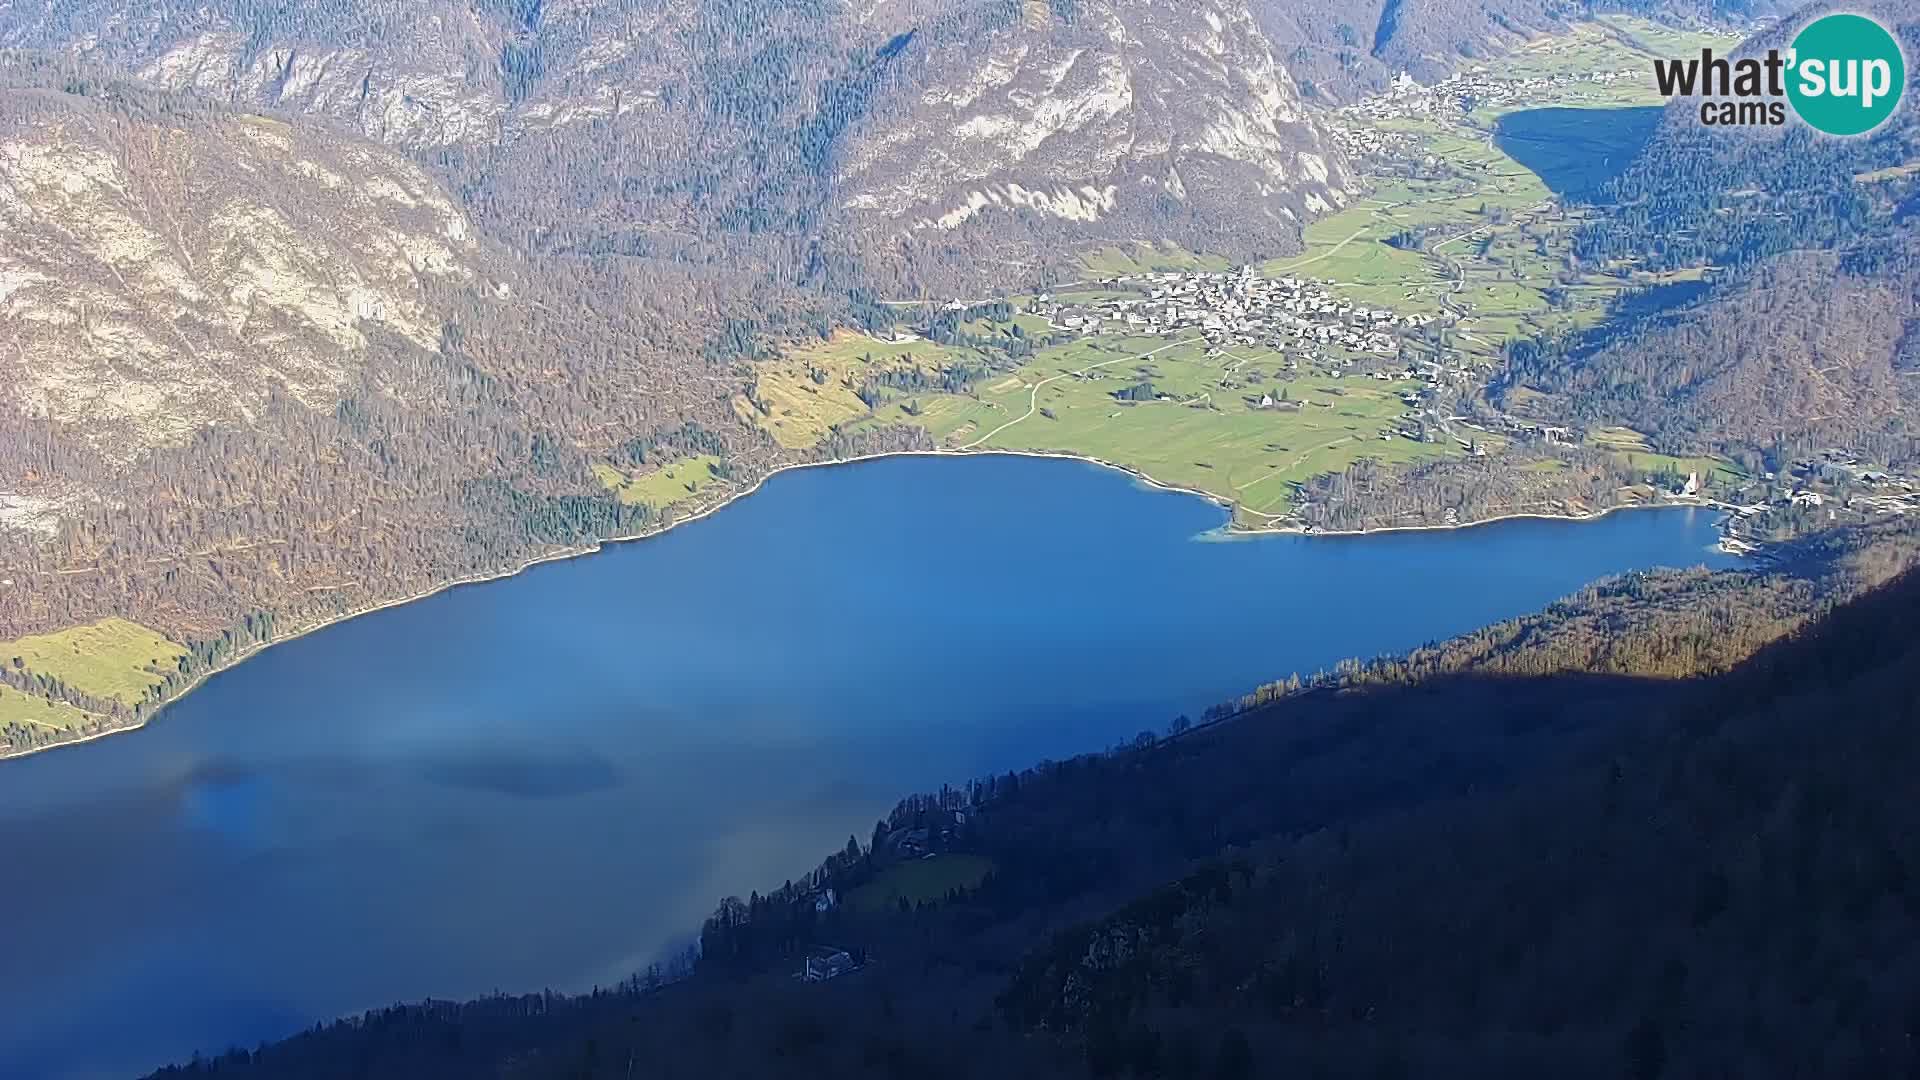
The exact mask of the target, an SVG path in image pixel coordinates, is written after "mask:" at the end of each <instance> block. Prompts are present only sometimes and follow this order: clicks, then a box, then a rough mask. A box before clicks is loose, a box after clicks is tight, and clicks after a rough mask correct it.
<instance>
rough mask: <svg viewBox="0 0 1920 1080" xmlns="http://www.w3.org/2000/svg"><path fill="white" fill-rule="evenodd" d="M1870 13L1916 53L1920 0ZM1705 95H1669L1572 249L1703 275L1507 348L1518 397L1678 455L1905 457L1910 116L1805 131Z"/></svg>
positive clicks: (1909, 365) (1914, 152)
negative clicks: (1733, 109)
mask: <svg viewBox="0 0 1920 1080" xmlns="http://www.w3.org/2000/svg"><path fill="white" fill-rule="evenodd" d="M1863 10H1865V11H1867V12H1868V13H1870V14H1873V15H1875V16H1876V17H1878V18H1880V19H1881V20H1882V21H1883V22H1885V23H1886V24H1887V25H1889V26H1891V27H1893V28H1895V30H1896V32H1897V34H1898V35H1899V36H1900V37H1901V39H1902V40H1903V42H1904V43H1905V45H1906V48H1907V49H1908V50H1909V52H1910V53H1911V52H1912V51H1914V50H1915V49H1917V48H1920V9H1916V7H1915V5H1914V4H1913V3H1911V0H1883V2H1881V3H1877V4H1870V5H1866V6H1865V7H1864V8H1863ZM1796 27H1797V23H1793V21H1792V20H1787V22H1785V23H1783V24H1782V25H1781V26H1780V27H1778V28H1776V29H1775V30H1774V31H1773V32H1771V33H1770V34H1769V35H1766V36H1763V37H1762V38H1761V39H1758V40H1756V41H1755V42H1752V43H1750V44H1749V46H1748V47H1749V48H1753V49H1759V48H1763V47H1766V46H1768V45H1784V43H1785V39H1786V37H1787V35H1788V34H1789V33H1790V32H1791V30H1792V29H1794V28H1796ZM1696 108H1697V102H1695V101H1692V100H1690V99H1680V100H1678V101H1676V102H1675V103H1674V104H1673V105H1671V106H1669V108H1668V115H1667V116H1666V118H1665V122H1664V123H1663V125H1662V127H1661V129H1660V131H1659V133H1658V134H1657V135H1656V137H1655V138H1654V139H1653V140H1652V141H1651V142H1650V143H1649V144H1648V146H1647V147H1646V148H1645V149H1644V150H1642V152H1641V153H1640V154H1639V155H1638V157H1637V158H1636V159H1635V160H1634V161H1633V163H1632V164H1631V165H1630V166H1629V167H1628V168H1627V169H1626V171H1625V172H1624V173H1623V174H1622V175H1621V176H1619V177H1618V178H1617V179H1615V180H1614V181H1612V182H1611V183H1610V184H1609V185H1607V187H1606V188H1605V190H1604V191H1602V192H1601V193H1600V195H1599V196H1598V198H1597V202H1598V205H1597V207H1596V209H1597V210H1598V211H1599V213H1598V214H1597V215H1596V216H1595V218H1594V219H1593V220H1592V221H1591V222H1590V223H1589V224H1587V225H1586V226H1585V227H1584V228H1583V229H1582V230H1581V233H1580V235H1579V237H1578V242H1577V245H1576V254H1577V256H1578V258H1580V259H1581V260H1583V261H1585V262H1587V263H1589V264H1591V265H1595V266H1605V267H1612V268H1616V269H1618V270H1619V271H1620V272H1622V273H1625V272H1628V271H1630V270H1650V271H1657V272H1661V273H1676V272H1677V275H1678V278H1680V279H1692V278H1698V277H1700V276H1702V275H1704V277H1705V278H1706V281H1707V284H1706V285H1705V287H1701V286H1700V285H1699V284H1698V283H1697V282H1694V281H1685V280H1682V281H1680V282H1679V283H1676V284H1672V285H1665V286H1656V287H1654V288H1653V289H1651V290H1650V291H1649V292H1648V293H1647V294H1646V295H1644V296H1639V297H1633V298H1630V299H1629V300H1628V301H1626V302H1624V303H1623V304H1622V305H1621V310H1620V311H1619V312H1618V314H1617V315H1616V317H1615V318H1613V319H1611V320H1609V321H1608V322H1607V323H1605V324H1603V325H1602V326H1601V327H1599V328H1598V329H1596V330H1593V331H1590V332H1588V333H1587V334H1584V335H1580V336H1576V337H1573V338H1569V339H1565V340H1559V341H1551V342H1536V343H1525V344H1522V345H1520V346H1518V347H1516V348H1513V349H1511V350H1510V364H1509V369H1508V372H1507V374H1506V380H1505V385H1504V390H1505V391H1506V394H1507V397H1508V400H1510V401H1518V402H1524V404H1522V405H1520V406H1518V407H1521V408H1524V409H1527V410H1531V411H1538V412H1541V413H1543V414H1548V415H1555V416H1558V417H1561V418H1563V419H1567V420H1570V421H1574V422H1577V423H1581V424H1627V425H1630V426H1633V427H1635V428H1637V429H1639V430H1641V431H1644V432H1646V433H1647V434H1649V435H1651V436H1653V437H1654V439H1655V441H1656V443H1657V444H1658V445H1659V446H1660V447H1661V448H1662V449H1664V450H1668V451H1670V452H1674V453H1698V452H1717V453H1726V452H1737V451H1750V452H1754V453H1755V454H1756V455H1758V454H1761V453H1772V454H1773V460H1775V461H1776V462H1777V461H1778V460H1780V459H1782V458H1785V457H1787V456H1790V455H1791V454H1793V453H1795V452H1800V451H1804V450H1805V449H1806V448H1809V447H1818V446H1829V445H1839V446H1847V447H1852V448H1856V449H1859V450H1861V451H1863V452H1864V453H1866V454H1868V455H1869V456H1873V457H1875V458H1877V459H1880V460H1892V461H1900V462H1906V461H1911V460H1913V459H1914V457H1915V454H1916V452H1917V448H1916V444H1915V442H1914V432H1915V431H1916V430H1917V429H1916V427H1915V425H1916V423H1920V256H1917V255H1916V252H1920V233H1916V231H1915V229H1916V223H1915V220H1914V217H1913V214H1914V209H1915V206H1916V203H1915V198H1916V188H1915V182H1916V174H1915V172H1914V171H1913V170H1912V169H1911V166H1912V165H1913V164H1915V163H1916V162H1920V125H1916V123H1915V122H1914V117H1915V115H1916V114H1915V112H1914V110H1913V109H1911V108H1902V109H1900V110H1899V111H1897V112H1896V113H1895V114H1894V116H1893V118H1892V119H1891V120H1890V121H1889V122H1888V123H1887V124H1886V125H1885V126H1884V127H1883V128H1881V129H1880V130H1879V131H1876V132H1874V133H1873V134H1871V135H1869V136H1865V137H1861V138H1857V139H1834V138H1826V137H1823V136H1820V135H1818V134H1817V133H1814V132H1813V131H1811V130H1810V129H1808V128H1806V127H1804V126H1800V125H1788V126H1787V127H1785V128H1753V129H1725V128H1716V127H1709V126H1705V125H1702V124H1701V123H1700V122H1699V120H1698V117H1697V116H1696V115H1694V112H1695V109H1696ZM1521 388H1524V389H1527V390H1535V391H1545V392H1546V393H1547V394H1548V395H1549V396H1550V397H1551V398H1552V400H1551V401H1550V402H1547V403H1544V404H1543V403H1538V402H1532V401H1527V400H1526V398H1525V395H1518V396H1516V395H1514V393H1513V391H1514V390H1516V389H1521ZM1755 460H1758V457H1757V456H1756V458H1755ZM1776 467H1777V465H1776Z"/></svg>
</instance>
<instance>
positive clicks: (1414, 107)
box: [1342, 67, 1648, 134]
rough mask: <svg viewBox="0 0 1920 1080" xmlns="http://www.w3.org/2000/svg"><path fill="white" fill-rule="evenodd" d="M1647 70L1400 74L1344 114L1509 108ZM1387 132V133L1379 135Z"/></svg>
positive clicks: (1398, 116) (1447, 115)
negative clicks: (1424, 78) (1435, 76)
mask: <svg viewBox="0 0 1920 1080" xmlns="http://www.w3.org/2000/svg"><path fill="white" fill-rule="evenodd" d="M1647 77H1648V72H1647V71H1646V70H1636V69H1632V68H1625V69H1621V70H1617V71H1589V72H1585V73H1583V74H1572V73H1565V74H1554V75H1525V76H1520V77H1518V78H1514V77H1508V76H1501V75H1495V74H1493V73H1491V72H1490V71H1488V70H1487V69H1486V68H1484V67H1476V68H1474V69H1472V70H1471V71H1459V72H1455V73H1453V74H1452V75H1449V76H1447V77H1446V78H1444V79H1442V80H1440V81H1439V82H1436V83H1432V84H1423V83H1421V82H1420V81H1419V80H1417V79H1415V78H1413V77H1412V76H1411V75H1408V74H1407V73H1406V72H1404V71H1403V72H1401V73H1400V74H1399V75H1396V76H1394V79H1393V82H1392V83H1390V84H1388V86H1387V89H1386V90H1384V91H1382V92H1381V93H1378V94H1375V95H1373V96H1371V97H1367V98H1362V99H1361V100H1359V101H1357V102H1355V103H1353V104H1352V105H1349V106H1347V107H1346V108H1345V109H1343V110H1342V112H1344V113H1346V114H1347V115H1348V116H1353V117H1359V118H1363V119H1367V120H1405V119H1410V118H1437V119H1454V118H1457V117H1459V116H1461V115H1462V114H1464V113H1467V112H1471V111H1472V110H1474V109H1481V108H1489V107H1492V108H1511V107H1513V106H1515V105H1524V104H1528V103H1530V102H1535V101H1542V100H1547V99H1558V98H1561V97H1564V96H1565V94H1566V91H1567V89H1568V88H1569V87H1571V86H1574V85H1576V84H1579V83H1592V84H1596V85H1606V84H1608V83H1613V82H1618V81H1620V80H1622V79H1635V78H1639V79H1645V78H1647ZM1382 134H1385V133H1382Z"/></svg>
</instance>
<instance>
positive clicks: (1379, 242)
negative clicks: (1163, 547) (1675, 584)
mask: <svg viewBox="0 0 1920 1080" xmlns="http://www.w3.org/2000/svg"><path fill="white" fill-rule="evenodd" d="M1735 40H1737V39H1735V38H1733V37H1728V36H1723V35H1722V36H1716V35H1713V34H1704V33H1697V32H1681V31H1675V30H1671V29H1668V28H1665V27H1662V26H1659V25H1656V24H1653V23H1647V22H1643V21H1639V20H1634V19H1629V18H1624V17H1608V18H1605V19H1601V20H1598V21H1595V22H1592V23H1586V24H1581V25H1579V26H1577V27H1575V28H1574V29H1573V30H1572V31H1570V32H1568V33H1566V34H1564V35H1555V36H1547V37H1544V38H1542V39H1540V40H1538V41H1536V42H1533V43H1531V44H1529V45H1528V46H1526V47H1524V48H1522V49H1520V50H1518V51H1516V52H1515V53H1513V54H1512V55H1510V56H1507V57H1503V58H1501V59H1500V60H1499V61H1498V62H1495V63H1491V64H1483V65H1476V66H1474V67H1472V68H1471V69H1470V70H1468V71H1465V72H1463V73H1460V74H1457V75H1455V76H1452V77H1449V78H1448V79H1445V80H1442V81H1440V82H1438V83H1435V84H1433V85H1430V86H1423V85H1421V84H1418V83H1416V82H1413V81H1412V80H1410V79H1402V80H1398V81H1396V82H1395V83H1394V84H1392V85H1391V86H1390V88H1389V89H1388V90H1387V91H1386V92H1384V93H1382V94H1379V95H1376V96H1373V97H1368V98H1363V99H1361V100H1360V101H1358V102H1356V103H1354V104H1352V105H1349V106H1346V107H1343V108H1342V109H1340V110H1339V111H1338V112H1337V113H1336V114H1335V116H1336V119H1335V120H1334V121H1333V122H1332V124H1331V125H1330V130H1331V132H1332V134H1333V137H1334V138H1335V139H1336V140H1337V141H1338V142H1339V143H1340V144H1341V145H1342V146H1343V147H1344V148H1346V149H1347V150H1348V152H1349V154H1350V155H1351V160H1353V161H1354V162H1356V163H1358V165H1359V166H1360V167H1361V172H1360V179H1361V181H1362V185H1361V187H1360V189H1359V193H1358V194H1357V196H1356V197H1355V198H1354V199H1353V200H1352V201H1351V204H1350V205H1349V206H1347V207H1346V208H1344V209H1339V210H1337V211H1334V212H1330V213H1328V214H1326V215H1324V216H1321V217H1319V218H1317V219H1316V220H1314V221H1312V222H1311V223H1310V224H1308V225H1307V226H1306V228H1305V230H1304V242H1305V250H1304V251H1302V252H1301V253H1299V254H1296V255H1290V256H1286V257H1283V258H1277V259H1269V260H1266V261H1264V262H1260V263H1257V264H1255V263H1247V264H1239V265H1235V264H1232V263H1231V262H1230V261H1228V260H1225V259H1221V258H1219V257H1212V256H1204V255H1198V254H1194V253H1190V252H1187V251H1184V250H1182V249H1179V248H1177V247H1169V246H1164V245H1136V246H1133V247H1126V248H1109V249H1105V250H1102V251H1100V252H1096V253H1094V254H1093V255H1090V256H1088V257H1087V258H1086V259H1085V261H1084V263H1083V269H1084V273H1085V275H1086V276H1085V277H1084V278H1083V279H1082V280H1075V281H1066V282H1062V283H1060V284H1058V285H1055V286H1053V287H1051V288H1048V289H1045V290H1043V291H1040V292H1036V293H1026V294H1009V295H1007V296H1004V297H1001V298H997V299H992V300H987V301H979V300H975V301H971V302H968V301H959V300H955V301H950V302H929V303H926V304H924V305H921V306H919V307H918V309H917V310H916V308H915V306H914V305H913V304H910V303H894V304H892V305H890V306H889V308H888V311H889V313H890V314H892V315H893V316H894V317H895V318H896V319H897V320H899V323H898V325H897V326H896V327H894V328H892V329H885V330H879V329H870V330H867V331H864V332H863V331H856V330H840V331H836V332H835V334H834V335H833V336H832V337H831V338H830V339H828V340H826V341H823V342H819V343H817V344H807V343H800V344H792V345H789V346H787V347H785V348H783V349H782V350H781V355H780V356H779V357H778V358H777V359H773V360H768V361H763V362H759V363H756V364H755V365H753V368H752V377H753V379H754V384H753V386H752V388H751V389H750V390H749V391H748V392H747V393H746V394H745V395H743V397H741V398H739V399H737V400H736V402H735V405H736V409H737V410H738V411H739V413H740V414H741V415H742V416H743V417H745V418H746V419H748V420H750V421H752V422H754V423H756V424H758V425H760V426H761V427H762V428H764V429H765V430H767V431H768V432H769V433H770V434H772V436H773V437H774V438H775V439H776V440H778V441H780V442H781V443H782V444H783V445H785V446H788V447H790V448H793V449H796V450H806V449H809V448H811V447H812V446H814V445H818V444H819V443H821V442H822V441H824V440H826V439H827V438H828V437H829V436H830V435H832V434H835V433H853V432H862V431H869V430H886V429H910V430H918V431H922V432H924V433H925V434H926V436H927V437H928V438H929V439H931V440H932V442H933V444H934V445H935V446H937V447H939V448H942V449H947V450H953V451H960V452H964V451H976V450H1017V451H1031V452H1051V453H1065V454H1075V455H1080V456H1084V457H1088V458H1091V459H1094V460H1097V461H1102V462H1107V463H1111V464H1115V465H1118V466H1120V467H1123V468H1126V469H1129V470H1131V471H1134V472H1136V473H1138V474H1140V475H1141V476H1143V477H1145V478H1147V479H1150V480H1152V481H1154V482H1157V483H1162V484H1166V485H1170V486H1175V487H1179V488H1183V489H1186V490H1192V491H1196V492H1201V493H1204V494H1206V495H1208V496H1210V497H1212V498H1214V499H1216V500H1217V501H1219V502H1221V503H1222V504H1224V505H1227V506H1229V507H1231V508H1232V511H1233V514H1234V523H1235V525H1236V527H1241V528H1255V529H1296V530H1297V529H1303V528H1306V529H1310V528H1313V527H1315V523H1314V522H1313V520H1312V519H1311V517H1310V516H1308V515H1307V514H1305V513H1304V512H1303V511H1304V510H1305V509H1306V508H1305V506H1304V504H1305V503H1307V502H1308V501H1309V500H1310V498H1311V495H1310V493H1309V492H1308V491H1307V483H1308V482H1309V481H1311V480H1313V479H1314V478H1316V477H1323V476H1327V475H1329V474H1336V473H1340V472H1343V471H1344V470H1346V469H1348V468H1349V467H1351V466H1353V465H1355V464H1356V463H1359V462H1369V463H1373V464H1377V465H1381V466H1385V467H1389V468H1391V467H1396V466H1404V465H1410V464H1414V463H1418V462H1423V461H1429V460H1435V459H1448V458H1474V459H1490V460H1491V462H1493V463H1494V464H1496V465H1498V466H1502V467H1507V466H1510V467H1512V468H1514V469H1516V470H1523V471H1527V472H1531V473H1532V474H1533V475H1534V478H1535V479H1536V480H1537V478H1538V477H1540V476H1542V475H1551V474H1552V473H1554V472H1555V471H1556V470H1558V469H1559V468H1561V467H1562V464H1563V463H1562V462H1561V460H1560V458H1561V456H1562V455H1563V454H1564V453H1566V452H1568V451H1573V450H1577V449H1579V448H1581V447H1583V446H1589V447H1592V448H1595V449H1596V450H1597V451H1598V453H1599V454H1600V456H1601V457H1603V458H1604V459H1606V460H1608V461H1612V462H1614V463H1616V464H1617V465H1618V466H1619V468H1618V470H1617V473H1618V475H1617V476H1616V477H1615V478H1614V479H1616V480H1617V483H1616V484H1615V485H1614V486H1613V487H1612V488H1611V489H1609V490H1607V491H1606V492H1604V493H1603V498H1602V499H1600V500H1595V499H1592V498H1581V497H1577V496H1575V497H1562V498H1560V499H1558V500H1556V499H1555V497H1554V496H1553V495H1551V494H1549V495H1547V496H1546V497H1545V500H1544V503H1543V500H1542V498H1541V492H1540V491H1539V490H1538V489H1537V484H1534V485H1528V484H1516V485H1514V488H1513V492H1514V496H1515V497H1514V498H1512V499H1509V500H1506V501H1503V502H1492V503H1489V504H1485V505H1476V506H1471V507H1461V508H1459V510H1458V512H1457V513H1455V514H1453V515H1451V516H1450V517H1449V518H1448V519H1447V520H1446V521H1437V520H1418V521H1407V522H1388V523H1383V524H1396V525H1424V526H1439V525H1443V524H1456V523H1462V522H1466V521H1472V520H1476V519H1479V518H1484V517H1497V516H1501V515H1502V514H1505V513H1512V512H1523V511H1524V512H1540V511H1542V510H1544V511H1545V512H1560V513H1565V514H1569V515H1574V516H1578V515H1583V514H1585V513H1589V512H1592V511H1593V510H1596V509H1602V508H1604V507H1605V506H1609V505H1616V504H1619V503H1623V502H1624V503H1647V502H1658V501H1660V500H1661V499H1662V498H1663V497H1664V496H1665V495H1666V494H1667V493H1669V492H1671V491H1672V490H1674V489H1675V488H1677V487H1678V486H1679V481H1682V480H1684V479H1685V475H1686V473H1687V472H1688V471H1699V470H1698V469H1680V468H1679V466H1680V465H1681V464H1685V463H1686V462H1683V461H1682V460H1681V459H1677V458H1672V457H1668V456H1661V455H1657V454H1653V453H1651V452H1650V451H1648V448H1645V447H1641V448H1639V449H1640V451H1647V452H1635V451H1632V450H1628V451H1621V450H1618V449H1617V446H1616V444H1615V443H1613V442H1609V441H1608V439H1607V438H1606V437H1605V435H1604V433H1602V432H1601V431H1599V430H1598V429H1595V430H1592V431H1582V430H1570V429H1566V428H1561V427H1557V426H1555V425H1553V424H1549V423H1541V422H1537V421H1532V420H1529V419H1527V418H1524V417H1516V416H1513V415H1511V414H1509V413H1508V412H1506V411H1504V410H1502V409H1500V408H1498V407H1497V406H1495V405H1494V404H1493V403H1492V402H1490V401H1489V400H1488V397H1487V394H1486V390H1487V386H1488V384H1489V383H1490V382H1491V381H1492V380H1493V379H1494V378H1495V377H1496V374H1497V373H1498V372H1499V370H1500V369H1501V368H1502V366H1503V364H1504V355H1505V348H1506V347H1507V346H1508V345H1509V343H1511V342H1515V341H1520V340H1525V339H1532V338H1545V337H1552V336H1555V335H1561V334H1567V333H1572V332H1577V331H1580V330H1584V329H1588V328H1591V327H1593V326H1595V325H1598V324H1599V323H1600V322H1601V321H1603V320H1604V319H1605V318H1606V317H1607V315H1608V312H1609V311H1610V310H1612V308H1613V307H1614V306H1615V305H1617V304H1618V303H1620V302H1621V300H1622V299H1623V298H1624V297H1627V296H1630V295H1632V294H1635V293H1637V292H1641V291H1644V290H1646V289H1649V288H1652V287H1655V286H1660V285H1670V284H1673V283H1674V282H1675V281H1679V280H1686V279H1688V278H1689V277H1692V276H1697V275H1688V274H1674V273H1650V272H1641V271H1638V270H1635V269H1633V268H1632V267H1630V266H1625V265H1621V264H1615V265H1609V264H1605V263H1601V264H1591V263H1582V262H1580V261H1579V260H1576V259H1574V258H1573V257H1572V255H1571V252H1572V246H1573V237H1574V234H1575V232H1576V230H1578V228H1579V227H1580V226H1581V224H1582V223H1583V221H1584V220H1585V219H1586V218H1587V217H1589V216H1590V215H1591V214H1592V213H1593V210H1592V209H1591V208H1590V207H1589V206H1587V205H1586V204H1584V203H1582V202H1580V201H1578V200H1577V199H1576V198H1574V197H1573V196H1577V195H1579V194H1581V193H1590V192H1592V191H1593V190H1594V189H1596V188H1597V187H1598V186H1599V184H1600V183H1601V182H1603V181H1604V180H1605V179H1606V178H1607V176H1608V175H1610V173H1611V172H1612V171H1617V170H1618V169H1619V168H1620V167H1622V166H1623V165H1624V163H1625V162H1626V161H1628V160H1630V159H1631V158H1632V156H1633V155H1634V154H1635V153H1636V152H1637V151H1638V149H1639V147H1640V145H1641V144H1642V143H1644V142H1645V141H1646V139H1647V138H1648V136H1649V135H1650V134H1651V125H1652V123H1653V122H1654V118H1655V116H1657V106H1658V104H1659V102H1660V100H1661V99H1660V97H1659V94H1658V92H1657V91H1656V90H1655V88H1654V87H1653V75H1652V63H1651V62H1652V59H1653V58H1654V57H1656V56H1660V55H1664V54H1665V53H1666V52H1668V51H1673V50H1684V49H1698V48H1700V47H1702V46H1703V45H1714V46H1718V47H1722V48H1724V47H1727V46H1729V45H1731V44H1732V43H1733V42H1734V41H1735ZM1702 460H1704V461H1705V462H1706V465H1705V469H1704V472H1705V475H1706V476H1707V477H1708V478H1709V479H1710V478H1712V477H1713V476H1714V475H1715V474H1716V472H1715V471H1716V470H1725V471H1727V472H1729V474H1732V473H1734V472H1737V470H1735V469H1734V467H1733V466H1732V465H1731V464H1730V463H1728V462H1726V461H1725V460H1723V459H1702ZM1695 464H1696V465H1697V463H1695ZM1676 472H1677V473H1678V479H1676V478H1675V474H1676Z"/></svg>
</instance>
